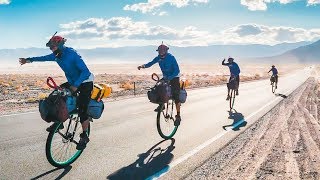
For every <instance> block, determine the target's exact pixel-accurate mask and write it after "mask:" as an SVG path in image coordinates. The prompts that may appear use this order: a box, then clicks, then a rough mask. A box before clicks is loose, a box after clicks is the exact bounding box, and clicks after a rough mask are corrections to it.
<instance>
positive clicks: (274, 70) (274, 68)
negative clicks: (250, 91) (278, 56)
mask: <svg viewBox="0 0 320 180" xmlns="http://www.w3.org/2000/svg"><path fill="white" fill-rule="evenodd" d="M270 71H272V76H273V77H274V80H275V83H276V89H277V88H278V70H277V68H276V67H275V66H274V65H272V66H271V69H270V70H269V71H268V73H269V72H270ZM271 80H272V78H270V81H271ZM271 85H272V81H271Z"/></svg>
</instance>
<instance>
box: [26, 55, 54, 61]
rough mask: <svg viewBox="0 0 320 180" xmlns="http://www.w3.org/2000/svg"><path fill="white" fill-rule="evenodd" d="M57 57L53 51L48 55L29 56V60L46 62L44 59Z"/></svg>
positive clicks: (49, 59) (52, 59)
mask: <svg viewBox="0 0 320 180" xmlns="http://www.w3.org/2000/svg"><path fill="white" fill-rule="evenodd" d="M55 59H56V56H55V55H54V54H53V53H51V54H49V55H46V56H38V57H29V58H27V60H29V61H30V62H34V61H41V62H44V61H55Z"/></svg>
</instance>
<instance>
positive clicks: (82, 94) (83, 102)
mask: <svg viewBox="0 0 320 180" xmlns="http://www.w3.org/2000/svg"><path fill="white" fill-rule="evenodd" d="M92 89H93V82H86V83H82V84H81V85H80V86H79V88H78V91H79V97H78V106H79V116H80V122H81V123H83V122H84V121H85V120H87V119H88V114H87V110H88V105H89V102H90V98H91V91H92Z"/></svg>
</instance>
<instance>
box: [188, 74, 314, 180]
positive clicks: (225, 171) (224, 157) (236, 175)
mask: <svg viewBox="0 0 320 180" xmlns="http://www.w3.org/2000/svg"><path fill="white" fill-rule="evenodd" d="M318 70H319V69H318ZM319 98H320V84H319V82H318V81H317V80H315V78H309V80H308V81H307V82H306V83H304V85H302V86H301V87H300V88H298V89H297V90H296V91H295V92H294V93H292V94H291V95H290V96H288V97H287V98H285V99H284V100H283V101H282V102H281V103H280V104H278V105H277V106H276V107H274V108H273V109H272V110H271V111H270V112H269V113H267V114H266V115H264V116H263V117H262V118H261V119H259V120H258V122H257V123H255V124H253V125H252V126H251V127H250V128H248V129H247V130H246V131H245V132H244V133H242V134H240V135H239V136H238V137H237V138H235V139H234V140H233V141H232V142H230V143H229V144H228V145H227V146H226V147H224V148H223V149H222V150H220V151H219V152H218V153H216V154H215V155H213V156H212V157H211V158H210V159H208V160H207V161H206V162H205V163H204V164H203V165H202V166H200V167H198V168H197V169H195V170H194V172H191V174H190V175H189V176H188V177H186V179H320V156H319V155H320V117H319V115H320V102H319Z"/></svg>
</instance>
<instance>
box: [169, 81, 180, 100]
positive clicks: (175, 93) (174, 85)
mask: <svg viewBox="0 0 320 180" xmlns="http://www.w3.org/2000/svg"><path fill="white" fill-rule="evenodd" d="M170 85H171V91H172V99H173V100H174V101H175V103H176V104H178V103H180V99H179V95H180V78H179V77H175V78H173V79H172V80H171V81H170Z"/></svg>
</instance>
